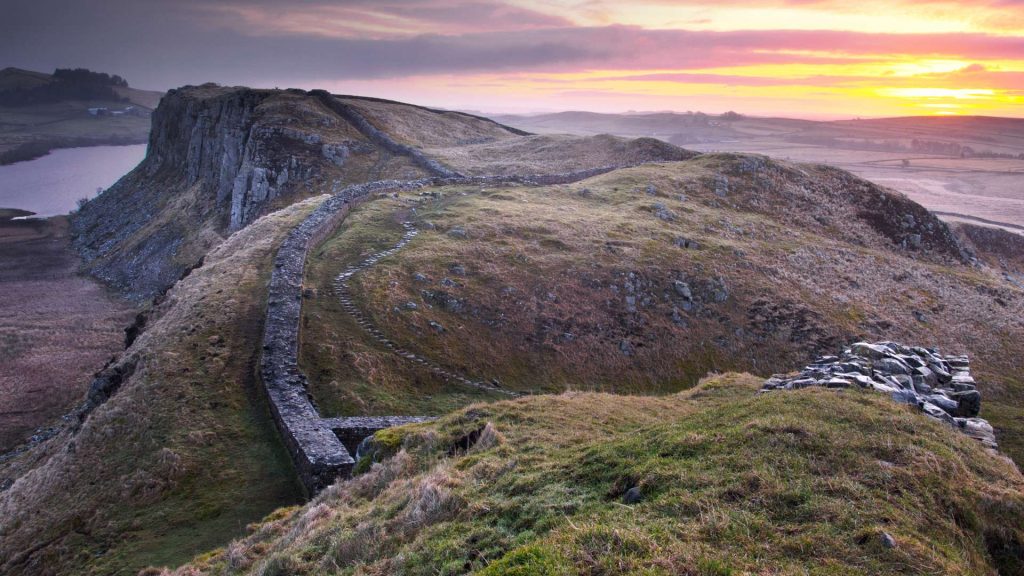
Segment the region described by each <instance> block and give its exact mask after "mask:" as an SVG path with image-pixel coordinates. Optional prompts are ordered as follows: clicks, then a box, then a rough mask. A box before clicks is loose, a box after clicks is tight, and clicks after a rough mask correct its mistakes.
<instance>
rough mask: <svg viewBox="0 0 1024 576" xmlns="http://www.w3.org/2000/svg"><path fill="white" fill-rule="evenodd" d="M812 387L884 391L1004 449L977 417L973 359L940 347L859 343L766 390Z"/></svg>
mask: <svg viewBox="0 0 1024 576" xmlns="http://www.w3.org/2000/svg"><path fill="white" fill-rule="evenodd" d="M809 386H823V387H826V388H853V387H860V388H866V389H871V390H876V391H878V392H883V393H885V394H889V395H890V396H891V397H892V399H893V400H896V401H897V402H902V403H905V404H912V405H914V406H917V407H918V408H920V409H921V411H922V412H924V413H925V414H927V415H928V416H930V417H932V418H934V419H936V420H940V421H942V422H945V423H946V424H949V425H950V426H953V427H955V428H958V429H960V430H962V431H963V432H964V433H966V434H967V435H968V436H971V437H972V438H975V439H977V440H979V441H980V442H982V443H983V444H985V446H987V447H989V448H997V447H998V445H997V444H996V438H995V433H994V432H993V430H992V426H991V425H989V423H988V422H987V421H985V420H984V419H982V418H978V417H977V416H978V413H979V412H980V411H981V394H980V393H979V392H978V390H977V387H976V385H975V382H974V378H973V377H972V376H971V365H970V361H969V360H968V358H967V356H943V355H942V354H940V353H939V351H938V350H936V349H934V348H921V347H918V346H914V347H910V346H904V345H903V344H897V343H895V342H879V343H876V344H870V343H867V342H857V343H855V344H853V345H851V346H850V347H849V348H847V349H846V350H844V351H843V352H842V354H840V355H839V356H822V357H820V358H818V359H817V360H815V361H814V362H813V363H811V364H809V365H808V366H807V367H806V368H804V369H803V370H802V371H801V372H800V373H799V374H797V375H795V376H793V375H775V376H772V377H771V378H769V379H768V380H767V381H766V382H765V383H764V387H763V388H762V391H772V390H794V389H798V388H807V387H809Z"/></svg>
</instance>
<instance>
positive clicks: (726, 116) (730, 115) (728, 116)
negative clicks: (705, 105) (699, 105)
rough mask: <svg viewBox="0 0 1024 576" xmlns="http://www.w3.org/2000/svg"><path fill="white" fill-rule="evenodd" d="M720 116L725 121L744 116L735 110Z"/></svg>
mask: <svg viewBox="0 0 1024 576" xmlns="http://www.w3.org/2000/svg"><path fill="white" fill-rule="evenodd" d="M719 118H721V119H722V121H723V122H735V121H737V120H743V118H744V116H743V114H740V113H739V112H733V111H732V110H729V111H728V112H726V113H725V114H722V115H721V116H719Z"/></svg>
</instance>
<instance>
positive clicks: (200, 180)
mask: <svg viewBox="0 0 1024 576" xmlns="http://www.w3.org/2000/svg"><path fill="white" fill-rule="evenodd" d="M529 139H530V136H529V135H525V134H524V133H523V132H521V131H518V130H514V129H511V128H508V127H506V126H502V125H500V124H497V123H495V122H493V121H491V120H487V119H485V118H479V117H476V116H472V115H468V114H462V113H459V112H451V111H441V110H431V109H428V108H421V107H417V106H412V105H408V104H402V103H398V102H389V101H381V100H374V99H367V98H357V97H351V96H346V97H340V96H334V95H331V94H329V93H327V92H324V91H322V90H315V91H312V92H304V91H301V90H283V91H282V90H253V89H249V88H224V87H220V86H216V85H204V86H186V87H184V88H180V89H177V90H172V91H170V92H168V93H167V95H166V96H164V98H163V100H161V102H160V106H159V107H158V108H157V109H156V111H155V112H154V113H153V127H152V132H151V134H150V139H149V150H148V154H147V156H146V159H145V160H144V161H143V162H142V163H141V164H140V165H139V166H138V167H137V168H136V169H135V170H133V171H132V172H131V173H129V174H128V175H127V176H125V177H124V178H122V179H121V180H120V181H119V182H118V183H117V184H115V185H114V186H113V187H111V188H110V189H109V190H107V191H105V192H104V193H103V194H101V195H100V196H98V197H97V198H96V199H94V200H92V201H90V202H89V203H88V204H87V205H86V206H85V207H84V208H82V210H81V211H80V212H79V213H78V214H77V215H76V216H75V217H74V219H73V221H72V231H73V235H74V243H75V246H76V248H77V249H78V251H79V252H80V253H81V255H82V257H83V258H84V260H85V262H86V266H87V268H88V270H89V271H90V272H91V273H92V274H94V275H95V276H97V277H99V278H100V279H102V280H104V281H105V282H106V283H107V284H109V285H111V286H112V287H114V288H115V289H117V290H118V291H120V292H122V293H123V294H126V295H127V296H129V297H130V298H132V299H134V300H138V301H143V300H146V299H148V298H151V297H153V296H155V295H157V294H159V293H161V292H163V291H164V290H166V289H167V288H168V287H170V286H171V285H172V284H173V283H174V282H176V281H177V280H178V279H179V278H180V277H181V276H182V274H184V273H185V272H186V271H188V270H190V269H191V268H193V267H194V266H196V265H197V264H198V263H199V262H201V259H202V257H203V256H204V255H205V254H206V253H207V252H208V251H209V250H210V249H211V248H212V247H213V246H216V245H217V244H219V243H220V242H221V241H223V240H224V238H225V237H226V236H227V235H228V234H230V233H232V232H235V231H237V230H239V229H241V228H244V227H245V226H247V225H249V224H250V223H252V222H253V221H255V220H256V219H257V218H258V217H260V216H261V215H263V214H266V213H268V212H270V211H273V210H276V209H279V208H282V207H284V206H287V205H288V204H291V203H293V202H296V201H298V200H301V199H304V198H306V197H309V196H311V195H314V194H321V193H326V192H333V191H337V190H340V189H341V188H343V187H345V186H347V185H351V184H360V183H365V182H373V181H382V180H413V179H417V178H423V177H427V176H438V177H444V178H451V177H457V176H459V175H460V171H459V170H457V169H456V165H458V164H459V161H460V160H459V159H460V158H462V157H463V156H464V155H465V154H466V148H467V147H468V146H470V145H473V146H477V147H479V146H499V147H500V146H504V145H506V144H507V143H514V142H518V141H526V140H529ZM601 144H602V142H601V141H600V139H593V138H577V137H566V138H565V139H563V141H560V142H558V143H557V145H554V146H552V147H551V148H549V149H547V150H546V151H545V152H544V153H543V156H544V158H545V160H546V162H545V163H542V164H539V165H537V166H536V167H535V169H524V170H521V171H520V172H522V173H527V174H535V173H565V172H573V171H579V170H588V169H595V168H599V167H604V166H607V165H610V164H616V165H621V164H628V163H635V162H638V161H641V160H670V159H679V158H680V157H682V156H680V155H681V154H683V155H685V153H684V152H683V151H681V150H680V149H678V148H675V147H672V146H669V145H663V146H662V147H659V148H656V149H651V150H647V151H646V152H644V153H642V154H639V155H632V156H629V157H627V158H622V157H620V155H613V156H609V155H607V154H603V155H602V154H596V153H595V149H597V148H601ZM617 144H621V145H623V146H625V144H626V141H624V140H623V141H622V142H617ZM428 146H431V147H429V148H428ZM438 146H440V147H438ZM513 148H514V146H513ZM640 148H643V146H641V147H640ZM501 149H504V148H501ZM496 150H497V149H496ZM480 154H483V155H484V156H486V155H487V153H486V152H480V151H479V150H478V151H477V156H479V155H480ZM474 157H475V156H474ZM499 164H501V163H499ZM487 166H489V167H490V168H489V169H494V167H493V166H492V165H490V164H489V165H487ZM487 171H488V170H484V173H486V172H487ZM478 173H479V171H478Z"/></svg>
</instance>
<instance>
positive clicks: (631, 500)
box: [622, 486, 644, 504]
mask: <svg viewBox="0 0 1024 576" xmlns="http://www.w3.org/2000/svg"><path fill="white" fill-rule="evenodd" d="M643 499H644V494H643V491H641V490H640V487H639V486H633V487H632V488H630V489H629V490H626V493H625V494H623V495H622V503H623V504H637V503H639V502H640V501H641V500H643Z"/></svg>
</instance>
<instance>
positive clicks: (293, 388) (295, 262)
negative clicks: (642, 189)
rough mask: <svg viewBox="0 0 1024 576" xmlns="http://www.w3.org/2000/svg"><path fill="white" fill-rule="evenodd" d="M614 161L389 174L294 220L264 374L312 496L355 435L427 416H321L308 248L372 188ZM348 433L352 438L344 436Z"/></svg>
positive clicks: (491, 180) (559, 177)
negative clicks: (307, 283)
mask: <svg viewBox="0 0 1024 576" xmlns="http://www.w3.org/2000/svg"><path fill="white" fill-rule="evenodd" d="M622 167H623V166H608V167H602V168H594V169H590V170H583V171H578V172H570V173H566V174H549V175H524V176H474V177H465V176H442V177H435V178H422V179H418V180H405V181H398V180H383V181H377V182H370V183H366V184H357V185H354V186H349V187H347V188H345V189H343V190H341V191H340V192H337V193H336V194H334V195H333V196H331V197H330V198H329V199H328V200H326V201H325V202H324V203H323V204H321V205H320V206H319V207H318V208H317V209H316V210H314V211H313V212H312V213H311V214H310V215H309V216H307V217H306V219H305V220H303V221H302V222H301V223H300V224H299V225H298V226H296V227H295V228H294V229H292V231H291V232H290V233H289V234H288V236H287V237H286V238H285V240H284V242H282V244H281V247H280V248H279V249H278V251H277V255H276V256H275V258H274V269H273V272H272V273H271V278H270V284H269V288H268V295H267V312H266V321H265V324H264V333H263V354H262V356H261V359H260V376H261V378H262V381H263V387H264V390H265V391H266V394H267V398H268V399H269V401H270V406H271V413H272V414H273V417H274V421H275V423H276V424H277V427H278V429H279V431H280V433H281V436H282V438H283V439H284V443H285V446H286V447H287V449H288V452H289V453H290V455H291V457H292V461H293V462H294V464H295V468H296V471H297V472H298V474H299V478H300V480H301V482H302V484H303V486H304V487H305V489H306V491H307V493H308V494H309V495H310V496H312V495H314V494H316V493H317V492H319V491H320V490H322V489H323V488H324V487H326V486H327V485H329V484H330V483H331V482H333V481H334V479H335V478H337V477H338V476H342V475H347V474H348V473H350V472H351V470H352V467H353V466H354V465H355V459H354V458H353V456H352V452H351V451H350V449H349V448H347V447H346V443H347V444H349V445H353V444H355V445H357V444H358V442H356V441H355V438H356V437H357V436H359V435H360V434H363V435H364V436H363V437H364V438H365V436H368V435H370V434H372V433H373V432H375V431H377V430H380V429H382V428H386V427H388V426H391V425H395V424H397V423H407V422H409V421H421V420H422V419H423V418H422V417H396V416H384V417H373V418H370V417H363V418H359V419H352V420H351V422H350V423H346V420H347V419H337V418H327V419H325V418H322V417H321V416H320V414H319V413H318V412H317V410H316V407H315V406H314V404H313V402H312V400H311V398H310V396H309V393H308V391H307V379H306V376H305V375H304V374H303V373H302V371H301V370H300V369H299V365H298V354H299V324H300V321H301V317H302V291H303V287H302V282H303V277H304V274H305V264H306V256H307V255H308V254H309V251H310V250H312V249H313V248H314V247H315V246H317V245H318V244H319V243H320V242H322V241H323V240H325V239H326V238H327V237H328V236H329V235H330V234H332V233H333V232H334V231H335V230H336V229H337V227H338V225H339V224H340V223H341V221H342V220H344V218H345V216H346V215H347V214H348V212H349V210H350V209H351V207H352V206H353V205H354V204H355V203H357V202H359V201H360V200H362V199H365V198H367V197H368V196H370V195H371V194H376V193H382V192H394V191H409V190H417V189H420V188H425V187H428V186H454V185H497V184H524V185H558V184H570V183H572V182H577V181H579V180H583V179H585V178H590V177H592V176H596V175H598V174H603V173H606V172H610V171H612V170H616V169H618V168H622ZM342 438H345V439H346V441H344V442H343V440H342Z"/></svg>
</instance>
